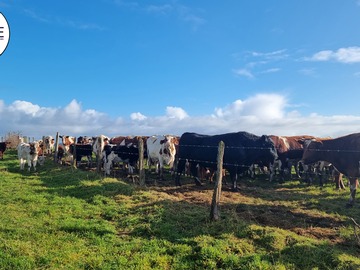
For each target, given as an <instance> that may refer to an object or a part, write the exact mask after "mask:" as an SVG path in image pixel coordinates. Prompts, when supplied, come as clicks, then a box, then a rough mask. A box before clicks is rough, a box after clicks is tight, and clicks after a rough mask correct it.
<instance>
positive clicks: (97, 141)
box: [92, 135, 110, 159]
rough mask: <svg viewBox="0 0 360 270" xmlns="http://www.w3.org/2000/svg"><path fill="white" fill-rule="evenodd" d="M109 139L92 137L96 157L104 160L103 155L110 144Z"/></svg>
mask: <svg viewBox="0 0 360 270" xmlns="http://www.w3.org/2000/svg"><path fill="white" fill-rule="evenodd" d="M109 140H110V139H109V137H107V136H105V135H99V136H97V137H92V142H93V143H92V148H93V152H94V153H95V155H96V156H98V155H99V158H100V159H102V153H103V151H104V147H105V145H107V144H109Z"/></svg>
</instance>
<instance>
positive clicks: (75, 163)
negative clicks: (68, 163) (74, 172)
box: [69, 137, 77, 169]
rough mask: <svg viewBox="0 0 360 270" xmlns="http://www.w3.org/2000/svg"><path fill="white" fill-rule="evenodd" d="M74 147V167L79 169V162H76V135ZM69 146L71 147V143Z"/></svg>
mask: <svg viewBox="0 0 360 270" xmlns="http://www.w3.org/2000/svg"><path fill="white" fill-rule="evenodd" d="M73 145H74V148H73V151H74V152H73V164H72V165H73V167H74V168H75V169H77V162H76V137H75V139H74V144H73ZM69 147H71V144H70V145H69Z"/></svg>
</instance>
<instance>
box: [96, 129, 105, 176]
mask: <svg viewBox="0 0 360 270" xmlns="http://www.w3.org/2000/svg"><path fill="white" fill-rule="evenodd" d="M102 139H103V138H102V137H101V135H100V136H99V137H97V138H96V139H95V143H97V144H98V145H97V152H96V162H97V163H96V171H97V172H98V173H100V172H101V163H102V159H101V151H102V149H101V146H102V144H103V142H102V141H101V140H102Z"/></svg>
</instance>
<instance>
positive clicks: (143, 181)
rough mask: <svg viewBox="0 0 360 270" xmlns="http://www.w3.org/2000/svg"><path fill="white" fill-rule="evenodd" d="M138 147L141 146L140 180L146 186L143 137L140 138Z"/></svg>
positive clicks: (141, 184)
mask: <svg viewBox="0 0 360 270" xmlns="http://www.w3.org/2000/svg"><path fill="white" fill-rule="evenodd" d="M138 148H139V182H140V186H145V170H144V140H143V138H140V139H139V142H138Z"/></svg>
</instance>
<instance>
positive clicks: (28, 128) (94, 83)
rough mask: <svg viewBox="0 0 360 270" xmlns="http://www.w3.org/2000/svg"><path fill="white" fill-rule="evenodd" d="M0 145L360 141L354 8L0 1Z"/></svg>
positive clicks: (330, 2)
mask: <svg viewBox="0 0 360 270" xmlns="http://www.w3.org/2000/svg"><path fill="white" fill-rule="evenodd" d="M0 12H1V13H2V14H3V15H4V16H5V17H6V19H7V21H8V23H9V26H10V42H9V44H8V47H7V49H6V51H5V52H4V53H3V54H2V55H1V56H0V120H1V122H2V125H0V136H3V135H5V134H6V133H8V132H13V131H20V132H21V133H23V134H24V135H27V136H35V137H41V136H42V135H48V134H49V135H54V134H56V132H57V131H59V132H60V133H63V134H69V135H75V136H78V135H98V134H105V135H108V136H115V135H152V134H165V133H170V134H176V135H181V134H182V133H183V132H186V131H195V132H199V133H205V134H219V133H225V132H232V131H248V132H252V133H255V134H257V135H261V134H275V135H299V134H309V135H316V136H332V137H335V136H340V135H345V134H348V133H353V132H359V131H360V106H359V100H360V88H359V86H360V1H359V0H344V1H340V0H317V1H310V0H307V1H300V0H292V1H288V0H269V1H264V0H263V1H260V0H254V1H239V0H227V1H221V2H220V1H211V0H210V1H209V0H207V1H204V0H198V1H181V0H174V1H161V0H157V1H155V0H154V1H151V0H149V1H131V0H123V1H122V0H93V1H45V0H42V1H40V0H34V1H25V0H18V1H17V0H13V1H3V0H0Z"/></svg>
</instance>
